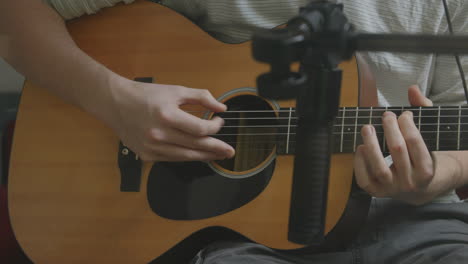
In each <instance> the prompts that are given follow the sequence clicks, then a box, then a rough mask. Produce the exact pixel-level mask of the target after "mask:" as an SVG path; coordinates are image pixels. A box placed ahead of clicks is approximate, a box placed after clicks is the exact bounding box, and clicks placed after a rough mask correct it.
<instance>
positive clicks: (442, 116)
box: [221, 115, 468, 120]
mask: <svg viewBox="0 0 468 264" xmlns="http://www.w3.org/2000/svg"><path fill="white" fill-rule="evenodd" d="M370 117H371V116H358V117H355V116H345V117H344V119H352V120H354V119H363V118H365V119H369V118H370ZM438 117H441V118H451V117H453V118H458V117H468V115H440V116H422V117H421V118H438ZM221 118H223V119H224V120H278V119H281V120H286V119H294V120H295V119H298V118H297V117H292V118H289V117H222V116H221ZM381 118H382V117H379V116H377V117H376V116H372V119H381ZM418 118H419V117H416V116H415V117H414V119H416V120H417V119H418ZM340 119H343V117H337V118H336V120H340Z"/></svg>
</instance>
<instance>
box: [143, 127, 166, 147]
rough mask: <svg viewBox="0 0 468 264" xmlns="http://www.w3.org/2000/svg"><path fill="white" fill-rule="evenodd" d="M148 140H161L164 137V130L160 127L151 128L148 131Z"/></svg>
mask: <svg viewBox="0 0 468 264" xmlns="http://www.w3.org/2000/svg"><path fill="white" fill-rule="evenodd" d="M149 138H150V142H162V141H164V140H165V139H166V136H165V133H164V131H162V130H160V129H153V130H151V131H150V136H149ZM146 147H148V148H149V147H150V145H147V146H146Z"/></svg>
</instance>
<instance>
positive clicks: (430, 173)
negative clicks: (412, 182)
mask: <svg viewBox="0 0 468 264" xmlns="http://www.w3.org/2000/svg"><path fill="white" fill-rule="evenodd" d="M433 177H434V170H433V169H432V166H423V167H422V168H421V170H420V172H419V178H420V179H421V184H423V185H426V184H428V183H429V182H430V181H431V180H432V178H433Z"/></svg>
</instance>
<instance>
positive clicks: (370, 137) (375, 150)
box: [361, 125, 393, 186]
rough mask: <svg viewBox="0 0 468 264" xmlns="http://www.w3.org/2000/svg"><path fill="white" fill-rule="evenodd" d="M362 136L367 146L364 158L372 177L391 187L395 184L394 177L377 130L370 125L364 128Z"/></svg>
mask: <svg viewBox="0 0 468 264" xmlns="http://www.w3.org/2000/svg"><path fill="white" fill-rule="evenodd" d="M361 134H362V140H363V142H364V145H365V151H364V156H365V159H366V161H367V164H368V166H369V172H370V175H371V177H373V178H374V179H375V180H376V181H378V182H380V183H382V184H383V185H385V186H390V185H391V184H393V175H392V172H391V170H390V168H388V165H387V163H386V162H385V159H384V157H383V155H382V151H381V150H380V145H379V140H378V139H377V134H376V132H375V128H374V127H373V126H370V125H366V126H363V127H362V130H361Z"/></svg>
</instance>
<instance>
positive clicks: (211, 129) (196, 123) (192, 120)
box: [160, 108, 224, 136]
mask: <svg viewBox="0 0 468 264" xmlns="http://www.w3.org/2000/svg"><path fill="white" fill-rule="evenodd" d="M160 121H161V122H163V123H165V124H167V125H169V126H171V127H173V128H176V129H179V130H182V131H184V132H185V133H188V134H190V135H193V136H207V135H212V134H216V133H217V132H218V131H219V130H220V129H221V127H222V126H223V125H224V120H223V119H222V118H220V117H218V116H215V117H214V118H213V119H211V120H207V119H202V118H199V117H196V116H194V115H191V114H189V113H187V112H184V111H182V110H180V109H178V108H177V109H174V110H173V111H166V112H162V113H161V116H160Z"/></svg>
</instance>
